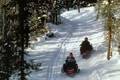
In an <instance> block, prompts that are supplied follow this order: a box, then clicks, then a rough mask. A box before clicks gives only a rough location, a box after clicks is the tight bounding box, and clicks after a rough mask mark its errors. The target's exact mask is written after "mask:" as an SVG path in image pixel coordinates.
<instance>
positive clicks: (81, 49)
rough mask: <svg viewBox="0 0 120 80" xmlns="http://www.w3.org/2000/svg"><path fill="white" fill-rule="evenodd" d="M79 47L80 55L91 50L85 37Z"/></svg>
mask: <svg viewBox="0 0 120 80" xmlns="http://www.w3.org/2000/svg"><path fill="white" fill-rule="evenodd" d="M80 46H81V48H80V51H81V54H83V53H84V52H85V51H91V50H92V49H93V47H92V45H91V44H90V42H89V41H88V38H87V37H85V39H84V41H83V42H82V44H81V45H80Z"/></svg>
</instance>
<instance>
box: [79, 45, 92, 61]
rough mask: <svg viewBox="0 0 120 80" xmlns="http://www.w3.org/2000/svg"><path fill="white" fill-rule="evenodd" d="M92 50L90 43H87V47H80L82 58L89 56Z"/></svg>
mask: <svg viewBox="0 0 120 80" xmlns="http://www.w3.org/2000/svg"><path fill="white" fill-rule="evenodd" d="M92 51H93V47H92V45H88V46H87V47H83V46H81V47H80V53H81V55H82V58H85V59H87V58H89V57H90V56H91V52H92Z"/></svg>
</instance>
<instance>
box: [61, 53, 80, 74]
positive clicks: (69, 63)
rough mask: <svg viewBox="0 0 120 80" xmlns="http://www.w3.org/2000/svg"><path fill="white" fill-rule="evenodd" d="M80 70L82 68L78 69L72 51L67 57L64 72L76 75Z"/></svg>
mask: <svg viewBox="0 0 120 80" xmlns="http://www.w3.org/2000/svg"><path fill="white" fill-rule="evenodd" d="M79 71H80V69H78V65H77V63H76V60H75V58H74V57H73V54H72V53H70V55H69V56H68V57H67V59H66V61H65V63H64V64H63V67H62V72H63V73H66V74H67V75H68V76H74V75H75V74H76V73H78V72H79Z"/></svg>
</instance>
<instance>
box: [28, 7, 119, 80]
mask: <svg viewBox="0 0 120 80" xmlns="http://www.w3.org/2000/svg"><path fill="white" fill-rule="evenodd" d="M61 17H62V21H63V24H60V25H57V26H56V25H53V24H48V25H49V26H50V27H51V29H52V31H53V32H55V35H56V37H54V38H51V39H47V40H44V38H42V40H40V41H38V42H35V43H34V46H32V47H31V49H30V48H29V49H28V51H29V52H30V53H29V54H30V55H31V57H29V58H30V59H34V61H35V62H36V63H40V62H41V63H42V67H41V69H42V70H41V71H37V72H32V74H31V75H30V77H29V80H109V79H108V77H109V76H111V75H112V76H113V75H115V74H117V75H118V74H120V72H118V71H117V70H120V68H119V67H118V66H117V67H113V68H111V67H110V66H114V65H119V64H120V63H119V62H120V61H118V60H117V59H116V58H115V59H113V60H111V61H109V62H108V61H107V60H106V50H107V48H106V46H105V44H104V36H103V34H104V32H103V31H104V30H103V24H102V22H101V21H97V20H96V13H95V9H94V7H88V8H83V9H81V12H80V13H78V11H77V10H71V11H66V12H64V13H63V14H61ZM86 36H87V37H88V38H89V41H90V42H91V43H92V45H93V47H94V50H95V51H94V52H93V54H92V56H91V57H90V58H89V59H82V58H81V55H80V51H79V48H80V46H79V45H80V43H81V42H82V41H83V40H84V38H85V37H86ZM70 52H73V54H74V56H75V58H76V61H77V63H78V66H79V68H80V70H81V71H80V73H78V74H77V75H75V76H74V77H68V76H66V75H65V74H63V73H61V68H62V65H63V63H64V60H65V58H66V56H67V55H68V54H69V53H70ZM117 58H119V57H117ZM115 68H116V69H115ZM109 72H110V73H109ZM117 77H118V76H117ZM112 79H113V78H112V77H111V79H110V80H112ZM116 80H117V79H116Z"/></svg>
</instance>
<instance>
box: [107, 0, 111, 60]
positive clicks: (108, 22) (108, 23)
mask: <svg viewBox="0 0 120 80" xmlns="http://www.w3.org/2000/svg"><path fill="white" fill-rule="evenodd" d="M107 26H108V29H109V33H108V40H109V42H108V54H107V59H108V60H110V58H111V56H112V50H111V46H112V45H111V44H112V14H111V0H108V19H107Z"/></svg>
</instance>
